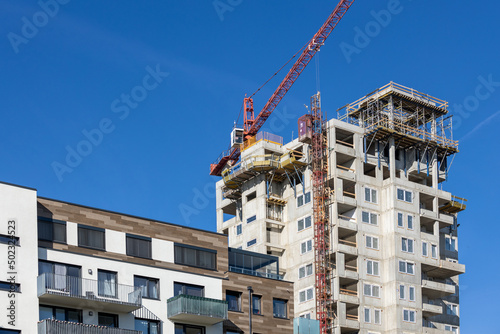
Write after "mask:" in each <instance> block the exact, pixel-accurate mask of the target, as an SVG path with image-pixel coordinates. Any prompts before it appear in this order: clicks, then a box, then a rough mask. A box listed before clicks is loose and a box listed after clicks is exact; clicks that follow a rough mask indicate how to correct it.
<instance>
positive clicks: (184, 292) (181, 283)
mask: <svg viewBox="0 0 500 334" xmlns="http://www.w3.org/2000/svg"><path fill="white" fill-rule="evenodd" d="M176 286H177V287H178V286H181V293H177V294H176V292H177V291H176V290H177V289H176ZM189 287H191V288H200V289H199V290H200V291H201V297H205V287H204V286H203V285H196V284H190V283H184V282H174V296H178V295H188V296H193V295H191V294H189V293H187V291H186V288H189Z"/></svg>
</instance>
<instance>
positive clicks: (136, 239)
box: [127, 234, 151, 259]
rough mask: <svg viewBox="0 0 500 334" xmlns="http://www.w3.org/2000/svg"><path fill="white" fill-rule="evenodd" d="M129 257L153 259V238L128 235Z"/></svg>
mask: <svg viewBox="0 0 500 334" xmlns="http://www.w3.org/2000/svg"><path fill="white" fill-rule="evenodd" d="M127 255H129V256H136V257H142V258H145V259H150V258H151V238H147V237H141V236H138V235H132V234H127Z"/></svg>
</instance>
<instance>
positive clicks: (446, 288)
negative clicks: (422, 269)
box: [422, 279, 455, 299]
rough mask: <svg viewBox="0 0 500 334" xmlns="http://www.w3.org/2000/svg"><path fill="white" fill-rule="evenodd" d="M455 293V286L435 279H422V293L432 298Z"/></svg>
mask: <svg viewBox="0 0 500 334" xmlns="http://www.w3.org/2000/svg"><path fill="white" fill-rule="evenodd" d="M454 293H455V286H453V285H450V284H445V283H440V282H435V281H430V280H426V279H423V280H422V294H424V295H426V296H428V297H430V298H432V299H436V298H443V297H445V296H448V295H452V294H454Z"/></svg>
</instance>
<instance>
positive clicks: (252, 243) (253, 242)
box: [247, 239, 257, 247]
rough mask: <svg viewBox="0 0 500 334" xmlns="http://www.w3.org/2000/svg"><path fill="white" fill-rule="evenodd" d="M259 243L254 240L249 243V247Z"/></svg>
mask: <svg viewBox="0 0 500 334" xmlns="http://www.w3.org/2000/svg"><path fill="white" fill-rule="evenodd" d="M256 243H257V239H252V240H250V241H249V242H247V247H250V246H253V245H255V244H256Z"/></svg>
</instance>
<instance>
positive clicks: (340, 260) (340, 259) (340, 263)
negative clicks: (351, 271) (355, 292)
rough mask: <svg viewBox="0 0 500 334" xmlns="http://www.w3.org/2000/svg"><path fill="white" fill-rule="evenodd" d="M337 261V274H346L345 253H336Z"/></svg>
mask: <svg viewBox="0 0 500 334" xmlns="http://www.w3.org/2000/svg"><path fill="white" fill-rule="evenodd" d="M335 262H336V263H337V274H338V275H339V276H345V255H344V254H343V253H339V252H337V253H335Z"/></svg>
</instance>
